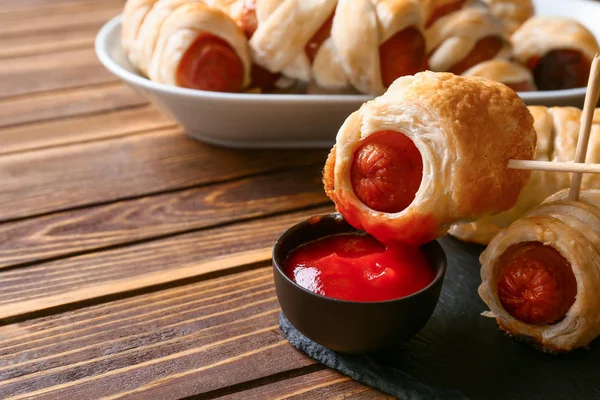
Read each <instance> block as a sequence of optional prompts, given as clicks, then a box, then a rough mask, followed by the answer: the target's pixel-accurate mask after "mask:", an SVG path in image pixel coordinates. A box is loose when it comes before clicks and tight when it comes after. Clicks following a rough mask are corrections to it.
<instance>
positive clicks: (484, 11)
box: [426, 6, 511, 71]
mask: <svg viewBox="0 0 600 400" xmlns="http://www.w3.org/2000/svg"><path fill="white" fill-rule="evenodd" d="M491 36H492V37H497V38H499V39H501V40H502V42H503V47H502V49H501V50H500V51H499V52H498V53H497V54H496V55H495V56H494V58H503V59H508V58H510V56H511V44H510V39H509V37H508V36H507V35H506V34H505V31H504V26H503V25H502V23H501V22H500V20H498V19H497V18H496V17H495V16H494V15H493V14H492V12H491V11H490V10H489V9H488V8H487V7H484V6H473V7H465V8H463V9H461V10H458V11H455V12H453V13H451V14H448V15H447V16H445V17H443V18H441V19H439V20H437V21H436V22H435V23H434V24H433V25H432V26H431V27H429V28H428V29H427V32H426V38H427V49H428V50H427V52H428V53H429V54H430V57H429V68H430V69H431V70H432V71H450V70H451V69H452V67H454V66H455V65H456V64H458V63H459V62H460V61H462V60H464V59H465V57H467V56H468V55H469V53H470V52H471V51H472V50H473V49H474V48H475V45H476V44H477V42H478V41H479V40H481V39H483V38H486V37H491Z"/></svg>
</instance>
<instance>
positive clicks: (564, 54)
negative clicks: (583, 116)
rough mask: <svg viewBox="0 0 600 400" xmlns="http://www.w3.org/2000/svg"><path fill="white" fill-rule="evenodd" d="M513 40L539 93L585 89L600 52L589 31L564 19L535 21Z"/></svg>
mask: <svg viewBox="0 0 600 400" xmlns="http://www.w3.org/2000/svg"><path fill="white" fill-rule="evenodd" d="M511 40H512V42H513V46H514V56H515V58H516V59H517V61H519V62H520V63H522V64H523V65H526V66H527V67H528V68H529V69H530V70H531V71H532V72H533V75H534V77H535V83H536V86H537V87H538V89H540V90H562V89H572V88H577V87H585V86H586V84H587V81H588V76H589V73H590V68H591V63H592V60H593V59H594V55H595V54H596V53H599V52H600V48H599V47H598V42H597V41H596V38H595V37H594V35H593V34H592V33H591V32H590V31H588V30H587V29H586V28H585V27H584V26H583V25H581V24H580V23H579V22H577V21H575V20H572V19H567V18H562V17H544V16H537V17H533V18H531V19H529V20H528V21H527V22H525V23H524V24H523V25H522V26H521V27H520V28H519V29H518V30H517V31H516V32H515V33H514V34H513V35H512V38H511Z"/></svg>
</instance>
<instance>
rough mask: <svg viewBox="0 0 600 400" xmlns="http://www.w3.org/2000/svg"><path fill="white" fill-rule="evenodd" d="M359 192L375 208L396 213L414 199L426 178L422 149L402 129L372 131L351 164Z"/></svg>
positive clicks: (352, 176)
mask: <svg viewBox="0 0 600 400" xmlns="http://www.w3.org/2000/svg"><path fill="white" fill-rule="evenodd" d="M351 168H352V169H351V182H352V188H353V189H354V193H355V194H356V196H357V197H358V198H359V199H360V201H362V202H363V203H364V204H365V205H367V206H368V207H370V208H371V209H373V210H376V211H381V212H387V213H396V212H400V211H402V210H404V209H405V208H406V207H408V206H409V205H410V203H412V202H413V200H414V198H415V194H416V193H417V190H418V189H419V186H420V185H421V180H422V178H423V161H422V158H421V153H420V152H419V150H418V149H417V147H416V146H415V145H414V143H413V142H412V141H411V140H410V139H409V138H407V137H406V136H404V135H403V134H401V133H398V132H394V131H381V132H376V133H374V134H372V135H370V136H369V137H368V138H367V139H366V140H365V141H364V143H363V144H362V145H361V146H360V147H358V148H357V149H356V151H355V153H354V159H353V161H352V167H351Z"/></svg>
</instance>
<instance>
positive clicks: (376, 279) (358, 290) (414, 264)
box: [285, 234, 435, 301]
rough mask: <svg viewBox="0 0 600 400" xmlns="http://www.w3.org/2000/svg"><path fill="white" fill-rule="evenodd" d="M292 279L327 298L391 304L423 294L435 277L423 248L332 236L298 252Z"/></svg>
mask: <svg viewBox="0 0 600 400" xmlns="http://www.w3.org/2000/svg"><path fill="white" fill-rule="evenodd" d="M285 273H286V275H287V276H288V277H289V278H290V279H292V280H293V281H294V282H296V283H297V284H298V285H300V286H302V287H303V288H305V289H307V290H310V291H311V292H313V293H317V294H320V295H323V296H327V297H332V298H336V299H341V300H352V301H385V300H392V299H398V298H401V297H405V296H408V295H411V294H413V293H416V292H418V291H419V290H421V289H423V288H425V287H426V286H428V285H429V284H430V283H431V282H432V281H433V279H434V278H435V273H434V270H433V268H432V267H431V266H430V265H429V262H428V260H427V258H426V257H425V255H424V254H423V253H422V252H421V250H420V249H419V248H418V247H413V246H410V245H405V244H400V243H395V244H390V245H388V246H387V247H386V246H384V245H383V244H381V243H380V242H378V241H377V240H376V239H374V238H373V237H372V236H368V235H363V234H343V235H334V236H328V237H325V238H322V239H319V240H317V241H314V242H311V243H308V244H306V245H303V246H301V247H298V248H297V249H295V250H294V251H293V252H292V253H291V254H290V255H289V257H288V259H287V260H286V262H285Z"/></svg>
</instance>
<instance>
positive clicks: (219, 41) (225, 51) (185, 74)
mask: <svg viewBox="0 0 600 400" xmlns="http://www.w3.org/2000/svg"><path fill="white" fill-rule="evenodd" d="M142 14H143V15H142ZM122 41H123V45H124V46H125V47H126V50H127V51H128V57H129V59H130V60H131V62H132V63H133V64H134V65H135V66H136V67H137V68H138V69H139V70H140V72H142V73H143V74H145V75H147V76H148V77H149V78H150V79H152V80H154V81H156V82H161V83H166V84H170V85H175V86H181V87H187V88H193V89H200V90H211V91H223V92H239V91H242V90H243V89H244V88H246V87H247V86H248V84H249V81H250V65H251V62H250V53H249V50H248V43H247V40H246V38H245V37H244V35H243V33H242V32H241V31H240V29H239V28H238V27H237V25H236V24H235V22H234V21H233V20H232V19H231V18H230V17H229V16H228V15H227V14H225V13H224V12H222V11H221V10H220V9H218V8H217V7H210V6H208V5H207V4H206V2H204V1H198V0H160V1H147V0H130V1H128V2H127V3H126V6H125V13H124V20H123V32H122ZM126 43H127V45H126Z"/></svg>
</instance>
